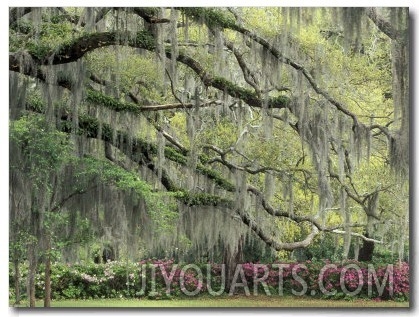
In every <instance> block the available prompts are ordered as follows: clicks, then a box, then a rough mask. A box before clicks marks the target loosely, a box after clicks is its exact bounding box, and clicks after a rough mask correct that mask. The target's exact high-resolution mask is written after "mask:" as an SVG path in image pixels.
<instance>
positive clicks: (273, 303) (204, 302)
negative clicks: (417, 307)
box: [20, 295, 409, 308]
mask: <svg viewBox="0 0 419 317" xmlns="http://www.w3.org/2000/svg"><path fill="white" fill-rule="evenodd" d="M36 304H37V307H38V306H39V307H42V306H43V302H42V301H38V302H37V303H36ZM51 306H52V307H160V308H161V307H399V308H400V307H405V308H407V307H409V302H394V301H380V302H377V301H372V300H361V299H356V300H326V299H318V298H311V297H290V296H283V297H278V296H249V297H246V296H243V295H240V296H231V297H230V296H220V297H197V298H187V299H173V300H148V299H99V300H61V301H52V305H51ZM20 307H25V305H24V304H22V306H20Z"/></svg>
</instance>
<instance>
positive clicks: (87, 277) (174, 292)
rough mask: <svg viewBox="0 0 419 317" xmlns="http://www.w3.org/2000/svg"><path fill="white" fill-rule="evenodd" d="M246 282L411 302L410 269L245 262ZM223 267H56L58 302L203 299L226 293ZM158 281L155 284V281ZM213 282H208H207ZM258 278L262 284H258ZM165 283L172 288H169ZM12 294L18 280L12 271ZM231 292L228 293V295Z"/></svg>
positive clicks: (263, 287) (163, 263)
mask: <svg viewBox="0 0 419 317" xmlns="http://www.w3.org/2000/svg"><path fill="white" fill-rule="evenodd" d="M279 267H281V270H280V269H279ZM241 269H242V270H243V275H244V279H245V281H241V279H240V278H239V280H238V281H237V282H239V283H245V285H246V286H247V287H248V288H249V290H250V292H253V291H254V287H256V286H255V285H254V284H255V283H258V286H257V287H256V288H257V290H258V294H264V293H265V292H267V293H268V295H269V294H273V295H274V294H280V295H282V294H284V295H288V294H294V295H309V296H318V297H325V298H332V299H340V298H345V299H351V298H369V299H375V300H388V299H393V300H398V301H406V300H409V292H410V287H409V265H408V263H404V262H403V263H397V264H394V265H385V266H383V265H382V266H373V265H372V264H369V265H368V264H367V263H361V262H356V261H348V262H345V263H331V262H330V261H315V262H311V261H305V262H302V263H285V264H281V263H271V264H267V265H262V264H259V263H251V262H249V263H243V264H242V266H241ZM43 270H44V268H43V267H42V266H40V267H39V271H38V273H37V274H36V280H35V283H36V296H37V297H38V298H42V297H43V292H44V272H43ZM20 271H21V274H22V276H21V280H20V283H21V284H22V285H21V290H24V289H25V283H26V276H27V265H26V264H22V265H21V270H20ZM222 271H223V267H222V265H220V264H199V265H185V264H182V265H181V264H175V263H174V262H173V260H156V259H153V260H145V261H141V262H139V263H132V262H130V263H127V262H120V261H113V262H108V263H105V264H93V263H92V264H73V265H70V264H63V263H58V262H57V263H54V264H53V265H52V275H51V284H52V285H51V286H52V297H53V299H96V298H139V297H147V298H152V299H168V298H173V297H179V296H187V295H189V296H190V295H191V294H193V295H198V294H203V293H204V292H206V291H208V290H209V283H210V284H211V285H210V286H211V290H212V291H214V292H217V293H218V291H219V290H220V289H221V287H222V284H223V280H222ZM153 274H154V276H155V278H154V279H153V278H152V276H153ZM208 278H209V280H208ZM256 279H258V280H256ZM166 282H167V283H168V284H169V283H170V287H168V286H167V285H166ZM9 283H10V286H9V287H10V288H11V291H10V293H9V296H10V295H13V291H14V290H13V287H14V276H13V270H9ZM228 292H229V289H224V293H228Z"/></svg>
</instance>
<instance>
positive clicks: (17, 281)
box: [13, 259, 20, 305]
mask: <svg viewBox="0 0 419 317" xmlns="http://www.w3.org/2000/svg"><path fill="white" fill-rule="evenodd" d="M13 265H14V271H15V304H16V305H17V304H19V303H20V285H19V284H20V269H19V260H17V259H16V260H15V261H13Z"/></svg>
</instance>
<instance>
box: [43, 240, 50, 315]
mask: <svg viewBox="0 0 419 317" xmlns="http://www.w3.org/2000/svg"><path fill="white" fill-rule="evenodd" d="M45 249H46V250H45V251H46V252H45V292H44V307H51V237H50V236H49V235H47V237H46V248H45Z"/></svg>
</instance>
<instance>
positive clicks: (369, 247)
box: [358, 233, 375, 262]
mask: <svg viewBox="0 0 419 317" xmlns="http://www.w3.org/2000/svg"><path fill="white" fill-rule="evenodd" d="M365 236H366V237H367V238H369V236H368V233H365ZM374 246H375V244H374V242H372V241H365V240H364V243H363V245H362V247H361V249H360V250H359V256H358V261H368V262H370V261H372V255H373V252H374Z"/></svg>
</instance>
